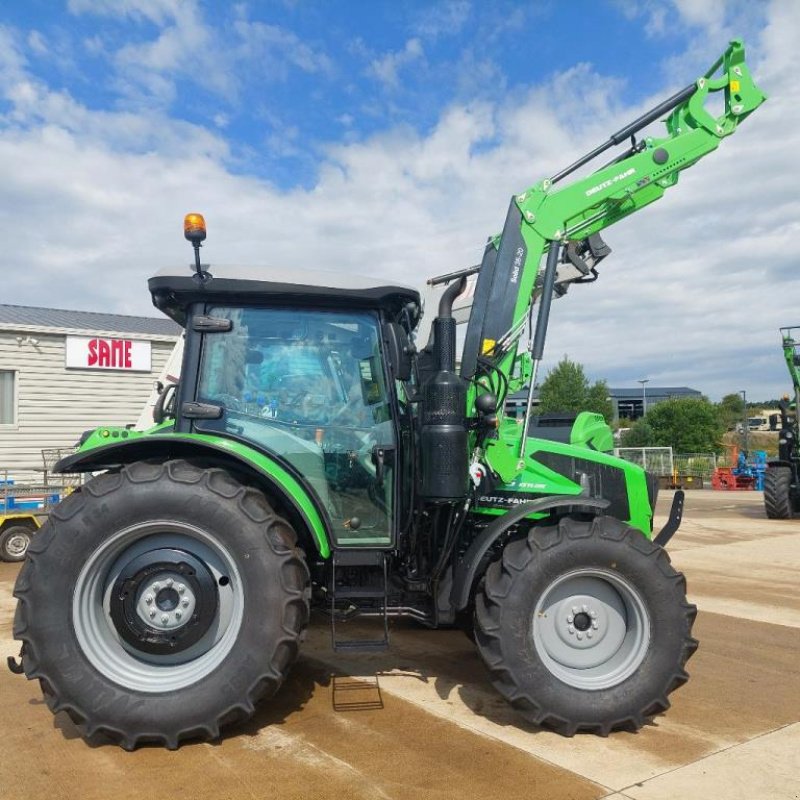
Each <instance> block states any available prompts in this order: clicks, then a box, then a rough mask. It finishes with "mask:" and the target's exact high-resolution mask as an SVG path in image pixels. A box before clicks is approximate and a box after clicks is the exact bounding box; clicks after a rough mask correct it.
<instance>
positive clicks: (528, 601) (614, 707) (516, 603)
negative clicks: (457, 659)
mask: <svg viewBox="0 0 800 800" xmlns="http://www.w3.org/2000/svg"><path fill="white" fill-rule="evenodd" d="M695 614H696V608H695V607H694V606H693V605H690V604H689V603H687V602H686V584H685V581H684V578H683V576H682V575H681V574H680V573H678V572H676V571H675V570H674V569H673V567H672V566H671V564H670V561H669V557H668V556H667V554H666V552H665V551H664V550H663V549H662V548H661V547H659V546H658V545H655V544H653V543H652V542H650V541H649V540H648V539H646V538H645V537H644V536H642V534H641V532H640V531H638V530H635V529H634V528H631V527H630V526H628V525H625V524H623V523H622V522H619V521H618V520H615V519H612V518H610V517H598V518H597V519H595V520H593V521H591V522H589V521H579V520H574V519H563V520H561V521H560V523H559V524H558V526H557V527H546V528H545V527H542V528H534V529H533V530H532V531H531V532H530V534H529V535H528V537H527V539H524V540H519V541H516V542H512V543H510V544H509V545H507V546H506V548H505V551H504V553H503V557H502V559H501V561H498V562H495V563H493V564H492V565H491V566H490V567H489V569H488V570H487V573H486V577H485V580H484V584H483V589H482V591H481V592H479V594H478V597H477V602H476V636H477V642H478V648H479V650H480V652H481V655H482V656H483V659H484V661H485V662H486V664H487V666H488V668H489V672H490V677H491V680H492V683H493V684H494V685H495V687H496V688H497V689H498V690H499V691H500V693H501V694H502V695H503V696H504V697H505V698H506V699H507V700H508V701H509V702H510V703H511V704H512V705H513V706H514V707H515V708H516V709H517V710H518V711H519V712H520V713H521V714H522V715H523V716H524V717H525V718H526V719H528V720H529V721H530V722H533V723H534V724H536V725H545V726H547V727H550V728H553V729H554V730H556V731H558V732H559V733H563V734H565V735H568V736H571V735H573V734H574V733H576V732H577V731H581V730H585V731H592V732H595V733H600V734H602V735H607V734H608V733H609V732H610V731H612V730H615V729H617V728H625V729H629V730H636V729H638V728H640V727H641V726H642V725H644V723H645V722H646V721H647V719H648V718H649V717H652V716H654V715H655V714H658V713H660V712H662V711H664V710H666V709H667V708H668V707H669V701H668V699H667V695H668V694H669V693H670V692H672V691H673V690H674V689H676V688H677V687H678V686H681V685H682V684H683V683H684V682H685V681H686V680H687V678H688V675H687V673H686V672H685V670H684V665H685V663H686V661H687V660H688V658H689V657H690V656H691V655H692V653H693V652H694V651H695V649H696V648H697V642H696V641H695V640H694V639H693V638H692V637H691V628H692V623H693V621H694V617H695Z"/></svg>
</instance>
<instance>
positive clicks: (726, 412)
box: [717, 392, 745, 430]
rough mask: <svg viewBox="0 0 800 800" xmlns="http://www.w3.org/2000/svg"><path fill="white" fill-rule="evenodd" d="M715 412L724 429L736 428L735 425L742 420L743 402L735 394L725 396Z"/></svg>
mask: <svg viewBox="0 0 800 800" xmlns="http://www.w3.org/2000/svg"><path fill="white" fill-rule="evenodd" d="M717 410H718V412H719V415H720V419H721V421H722V424H723V425H724V426H725V429H726V430H731V429H732V428H735V427H736V425H737V423H739V422H742V420H743V418H744V414H745V409H744V400H742V396H741V395H740V394H738V393H736V392H733V393H731V394H726V395H725V397H723V398H722V400H720V401H719V403H718V404H717Z"/></svg>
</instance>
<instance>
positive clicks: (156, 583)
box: [153, 581, 161, 592]
mask: <svg viewBox="0 0 800 800" xmlns="http://www.w3.org/2000/svg"><path fill="white" fill-rule="evenodd" d="M160 588H161V584H160V583H159V582H158V581H156V582H155V583H154V584H153V591H154V592H157V591H158V590H159V589H160Z"/></svg>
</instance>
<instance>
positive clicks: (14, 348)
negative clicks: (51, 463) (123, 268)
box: [0, 305, 181, 480]
mask: <svg viewBox="0 0 800 800" xmlns="http://www.w3.org/2000/svg"><path fill="white" fill-rule="evenodd" d="M180 333H181V330H180V328H179V327H178V326H177V325H176V324H175V323H174V322H172V320H169V319H167V318H165V317H164V318H161V319H155V318H150V317H129V316H122V315H120V314H103V313H93V312H88V311H61V310H58V309H53V308H33V307H29V306H11V305H0V473H2V472H3V471H5V470H7V471H8V473H9V475H10V476H13V477H14V478H16V479H17V480H20V479H22V480H33V479H35V478H36V477H37V473H38V476H39V478H41V470H42V450H43V449H45V448H62V447H70V446H72V445H74V444H75V442H76V441H77V440H78V438H79V437H80V435H81V433H83V431H85V430H87V429H89V428H96V427H98V426H99V425H103V424H107V425H128V424H133V423H135V422H136V420H137V419H138V417H139V415H140V413H141V411H142V408H143V407H144V406H145V404H146V402H147V399H148V396H149V395H150V392H151V389H152V385H153V381H154V380H155V379H156V378H158V376H159V374H160V373H161V370H162V368H163V367H164V364H165V363H166V360H167V357H168V356H169V354H170V353H171V352H172V350H173V348H174V346H175V342H177V341H178V337H179V335H180ZM0 478H2V474H0Z"/></svg>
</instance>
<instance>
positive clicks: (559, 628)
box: [533, 569, 650, 689]
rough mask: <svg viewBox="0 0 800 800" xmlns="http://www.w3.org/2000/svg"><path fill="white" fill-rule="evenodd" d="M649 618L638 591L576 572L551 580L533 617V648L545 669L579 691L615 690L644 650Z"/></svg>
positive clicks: (606, 575)
mask: <svg viewBox="0 0 800 800" xmlns="http://www.w3.org/2000/svg"><path fill="white" fill-rule="evenodd" d="M649 636H650V626H649V620H648V619H647V614H646V612H645V610H644V606H643V603H642V601H641V598H640V596H639V594H638V591H637V590H636V589H634V588H633V586H632V585H631V584H629V583H628V582H627V581H626V580H624V579H623V578H622V577H621V576H619V575H616V574H614V573H611V572H609V571H606V570H601V569H597V570H595V569H582V570H577V571H575V572H572V573H568V574H566V575H564V576H562V577H561V578H558V579H557V580H555V581H553V582H552V583H551V584H550V586H548V587H547V589H545V591H544V592H543V593H542V596H541V598H540V600H539V602H538V604H537V608H536V612H535V613H534V617H533V638H534V644H535V647H536V650H537V652H538V653H539V656H540V658H541V659H542V661H543V663H544V664H545V666H546V667H547V668H548V669H549V670H550V671H551V672H552V673H553V674H554V675H556V676H557V677H558V678H560V679H561V680H563V681H564V682H565V683H567V684H569V685H571V686H575V687H579V688H585V689H601V688H608V687H610V686H615V685H616V684H618V683H620V682H621V681H622V680H624V679H625V677H627V676H628V675H630V674H631V672H632V671H633V670H635V669H636V667H638V665H639V664H640V663H641V661H642V659H643V658H644V655H645V653H646V651H647V647H648V644H649Z"/></svg>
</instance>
